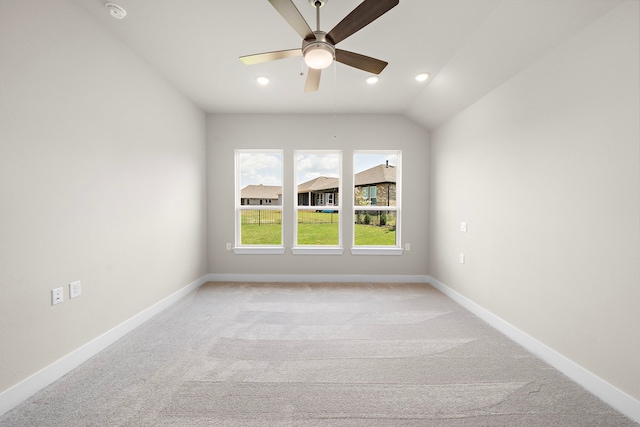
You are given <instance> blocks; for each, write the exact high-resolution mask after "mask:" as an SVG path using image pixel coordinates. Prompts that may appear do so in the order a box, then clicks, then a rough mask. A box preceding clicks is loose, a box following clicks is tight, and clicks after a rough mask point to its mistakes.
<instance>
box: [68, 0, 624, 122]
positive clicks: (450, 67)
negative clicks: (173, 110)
mask: <svg viewBox="0 0 640 427" xmlns="http://www.w3.org/2000/svg"><path fill="white" fill-rule="evenodd" d="M71 1H74V2H75V3H77V4H78V5H80V6H81V7H83V8H85V9H86V10H87V11H88V12H89V13H90V14H91V15H92V16H93V17H95V19H96V20H97V21H98V22H99V24H101V25H104V26H105V27H107V28H108V29H109V30H110V31H112V32H113V33H114V34H115V35H116V36H117V37H118V38H120V39H121V40H122V41H123V43H124V44H126V45H127V46H128V47H129V48H130V49H132V50H133V51H135V52H136V53H137V54H138V55H139V56H140V57H142V58H143V59H144V60H145V61H146V62H148V63H149V64H150V65H151V66H152V67H153V68H154V69H155V70H157V72H158V73H160V74H161V75H163V76H164V77H165V78H166V79H167V80H168V81H169V82H171V83H172V84H173V85H175V87H177V88H178V89H179V90H180V91H181V92H183V93H184V94H185V95H186V96H187V97H188V98H190V99H191V100H192V101H193V102H194V103H196V104H197V105H198V106H199V107H201V108H202V109H203V110H204V111H206V112H210V113H334V112H337V113H395V114H404V115H406V116H408V117H410V118H411V119H413V120H415V121H416V122H418V123H420V124H422V125H423V126H425V127H426V128H427V129H434V128H436V127H437V126H438V125H440V124H441V123H443V122H445V121H446V120H447V119H449V118H451V117H452V116H454V115H455V114H457V113H458V112H460V111H462V110H463V109H464V108H466V107H467V106H469V105H471V104H473V103H474V102H475V101H476V100H478V99H480V98H481V97H482V96H484V95H485V94H487V93H488V92H490V91H491V90H493V89H494V88H496V87H497V86H499V85H500V84H501V83H503V82H505V81H507V80H508V79H509V78H511V77H512V76H514V75H515V74H517V73H518V72H519V71H520V70H522V69H523V68H525V67H526V66H527V65H529V64H531V63H533V62H535V61H536V60H537V59H538V58H540V57H542V56H543V55H544V54H545V53H547V52H549V51H551V50H552V49H554V48H555V47H557V46H558V45H560V44H561V43H563V42H564V41H566V40H568V39H569V38H571V36H572V35H574V34H576V33H577V32H579V31H580V30H581V29H582V28H584V27H586V26H588V25H589V24H590V23H591V22H593V21H595V20H596V19H598V18H599V17H600V16H602V15H604V14H605V13H607V12H608V11H609V10H611V9H613V8H615V7H616V6H617V5H619V4H620V3H621V1H618V0H400V4H399V5H398V6H396V7H395V8H393V9H391V10H390V11H389V12H388V13H386V14H385V15H383V16H382V17H380V18H379V19H377V20H376V21H374V22H373V23H371V24H370V25H368V26H367V27H365V28H363V29H362V30H360V31H359V32H357V33H355V34H354V35H352V36H351V37H349V38H347V39H346V40H344V41H342V42H341V43H340V44H339V45H338V47H339V48H341V49H344V50H348V51H352V52H358V53H361V54H364V55H367V56H371V57H374V58H378V59H381V60H384V61H387V62H389V65H388V66H387V68H386V69H385V70H384V71H382V73H381V74H380V81H379V82H378V83H377V84H375V85H368V84H367V83H366V82H365V79H366V77H369V76H370V74H368V73H366V72H364V71H361V70H358V69H355V68H352V67H348V66H345V65H343V64H339V63H338V64H337V65H335V66H334V65H332V66H331V67H330V68H328V69H326V70H324V71H323V74H322V79H321V82H320V89H319V90H318V92H314V93H304V91H303V88H304V83H305V78H306V76H303V75H301V73H304V74H306V69H304V67H303V60H302V58H299V57H298V58H289V59H282V60H278V61H272V62H266V63H261V64H255V65H245V64H243V63H242V62H241V61H240V60H239V59H238V58H239V57H240V56H243V55H249V54H254V53H261V52H268V51H275V50H284V49H295V48H299V47H300V45H301V39H300V36H299V35H298V34H297V33H296V32H295V31H294V30H293V29H292V28H291V27H290V26H289V24H288V23H287V22H286V21H285V20H284V19H283V18H282V16H281V15H280V14H279V13H278V12H277V11H276V10H275V9H274V8H273V7H272V6H271V4H270V3H269V2H268V1H267V0H226V1H223V0H180V1H175V0H115V1H114V2H115V3H117V4H118V5H120V6H122V7H123V8H124V9H125V10H126V11H127V16H126V17H125V19H122V20H117V19H114V18H112V17H111V16H110V15H109V13H108V11H107V9H106V8H105V6H104V3H105V2H104V1H102V0H71ZM293 2H294V4H295V5H296V7H297V8H298V9H299V11H300V13H301V14H302V15H303V16H304V17H305V19H306V20H307V22H308V23H309V25H310V27H311V28H313V29H315V9H314V8H313V7H312V6H311V5H310V3H309V0H293ZM360 3H361V0H328V1H327V4H326V5H325V6H324V7H323V8H322V9H321V27H322V29H323V30H324V31H327V32H328V31H329V30H330V29H331V28H333V26H334V25H336V24H337V23H338V22H339V21H340V20H341V19H342V18H343V17H344V16H346V15H347V14H348V13H349V12H351V11H352V10H353V9H354V8H355V7H357V6H358V5H359V4H360ZM420 72H428V73H430V75H431V77H430V78H429V79H428V80H427V81H426V82H423V83H419V82H416V81H415V80H414V76H415V75H416V74H417V73H420ZM585 72H588V70H585ZM259 75H262V76H267V77H268V78H269V79H270V80H271V83H270V84H269V85H268V86H264V87H263V86H260V85H258V84H256V81H255V78H256V77H257V76H259ZM585 89H587V88H585Z"/></svg>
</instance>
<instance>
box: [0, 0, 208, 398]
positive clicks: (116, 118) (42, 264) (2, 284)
mask: <svg viewBox="0 0 640 427" xmlns="http://www.w3.org/2000/svg"><path fill="white" fill-rule="evenodd" d="M0 58H1V59H0V349H2V350H1V351H0V391H3V390H6V389H7V388H9V387H11V386H12V385H14V384H16V383H18V382H19V381H21V380H23V379H25V378H26V377H28V376H30V375H31V374H33V373H35V372H37V371H39V370H40V369H42V368H44V367H46V366H47V365H49V364H50V363H52V362H54V361H56V360H58V359H59V358H61V357H62V356H65V355H67V354H68V353H70V352H71V351H73V350H75V349H77V348H78V347H80V346H82V345H83V344H85V343H87V342H88V341H90V340H92V339H94V338H96V337H97V336H99V335H101V334H103V333H104V332H106V331H108V330H110V329H111V328H113V327H115V326H117V325H118V324H120V323H121V322H123V321H125V320H127V319H129V318H131V317H132V316H134V315H136V314H138V313H139V312H141V311H142V310H144V309H146V308H148V307H149V306H151V305H152V304H154V303H155V302H157V301H159V300H161V299H163V298H164V297H166V296H168V295H170V294H171V293H173V292H175V291H176V290H178V289H180V288H182V287H184V286H186V285H188V284H189V283H191V282H193V281H194V280H196V279H198V278H199V277H201V276H202V275H204V274H206V245H205V240H206V221H205V214H206V211H205V209H206V204H205V201H204V200H205V197H206V191H205V185H206V182H205V159H204V157H205V148H206V138H205V131H206V118H205V115H204V114H203V113H202V112H201V111H200V110H199V109H197V108H196V107H194V106H193V105H192V104H191V103H190V102H189V101H187V100H186V99H185V98H184V97H183V96H182V95H181V94H179V93H178V92H177V91H176V90H174V89H173V88H172V87H171V86H169V85H168V84H167V83H165V81H164V80H163V79H162V78H160V77H159V76H158V75H157V74H156V73H155V72H154V71H153V70H151V69H150V68H149V67H148V66H147V65H146V64H145V63H143V62H142V61H141V60H140V59H139V57H137V56H136V55H135V54H133V53H132V52H131V51H130V50H129V49H128V48H126V47H125V46H124V45H122V44H121V42H120V41H119V40H118V39H116V38H115V37H114V36H112V35H111V34H110V33H108V32H107V31H106V30H104V28H103V27H102V26H101V25H99V24H97V23H96V22H95V21H94V19H93V18H92V17H90V16H88V15H87V14H86V13H85V12H84V11H83V10H81V9H79V8H78V7H77V6H72V5H70V4H69V3H68V2H66V1H62V0H48V1H47V2H46V5H45V4H44V3H43V2H42V1H36V0H8V1H7V0H3V1H2V2H0ZM74 280H81V281H82V296H81V297H79V298H77V299H73V300H69V299H68V283H69V282H71V281H74ZM61 286H63V287H64V288H65V302H64V303H62V304H60V305H56V306H51V302H50V300H51V296H50V290H51V289H52V288H56V287H61Z"/></svg>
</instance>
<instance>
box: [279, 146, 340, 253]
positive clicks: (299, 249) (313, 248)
mask: <svg viewBox="0 0 640 427" xmlns="http://www.w3.org/2000/svg"><path fill="white" fill-rule="evenodd" d="M299 154H337V155H338V204H337V206H336V205H335V200H334V206H327V208H330V209H331V210H334V211H338V244H337V245H326V246H324V245H322V246H320V245H298V210H309V211H312V210H316V209H317V206H300V205H298V185H299V184H302V183H300V182H298V179H297V173H298V171H297V168H296V166H297V165H296V161H297V157H298V155H299ZM342 182H343V179H342V150H294V152H293V200H294V206H293V216H292V217H293V245H294V246H293V247H292V248H291V253H293V254H294V255H342V254H343V253H344V247H343V246H342V229H343V227H342V224H343V211H342V208H343V206H342V199H343V198H342Z"/></svg>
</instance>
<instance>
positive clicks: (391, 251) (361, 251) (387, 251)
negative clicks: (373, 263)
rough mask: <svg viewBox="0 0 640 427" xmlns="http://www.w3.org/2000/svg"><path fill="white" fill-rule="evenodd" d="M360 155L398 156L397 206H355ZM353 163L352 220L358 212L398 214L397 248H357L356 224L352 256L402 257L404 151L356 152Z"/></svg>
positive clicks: (358, 246)
mask: <svg viewBox="0 0 640 427" xmlns="http://www.w3.org/2000/svg"><path fill="white" fill-rule="evenodd" d="M358 154H396V155H397V156H398V164H397V165H396V168H397V169H396V206H380V205H368V206H355V204H354V200H355V198H356V186H355V176H356V171H355V161H356V156H357V155H358ZM351 161H352V162H353V164H354V167H353V176H352V180H353V186H352V188H351V206H352V208H351V218H354V217H355V214H356V211H395V212H396V245H395V246H363V245H357V246H356V228H355V224H354V227H353V232H352V234H351V254H352V255H402V254H403V252H404V250H403V249H402V232H401V230H402V228H401V224H402V150H354V151H353V158H352V159H351ZM398 172H399V173H398Z"/></svg>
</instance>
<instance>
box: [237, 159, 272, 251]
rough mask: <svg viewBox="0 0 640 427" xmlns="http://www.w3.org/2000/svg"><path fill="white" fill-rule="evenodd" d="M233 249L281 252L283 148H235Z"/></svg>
mask: <svg viewBox="0 0 640 427" xmlns="http://www.w3.org/2000/svg"><path fill="white" fill-rule="evenodd" d="M235 162H236V164H235V166H236V167H235V171H236V177H235V178H236V186H235V188H236V195H235V200H236V202H235V205H236V207H235V212H236V221H235V223H236V230H235V235H236V237H235V248H234V252H235V253H284V246H283V244H282V151H281V150H236V153H235Z"/></svg>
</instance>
